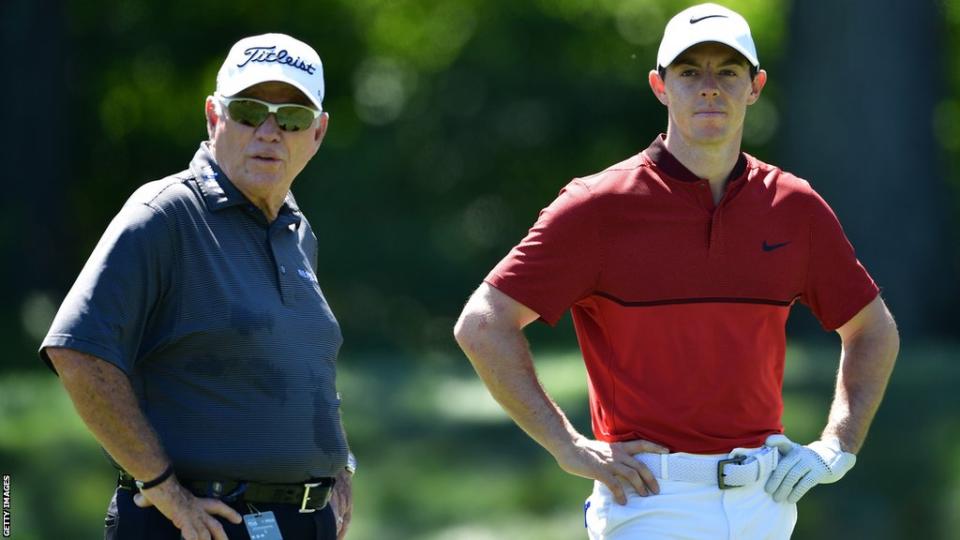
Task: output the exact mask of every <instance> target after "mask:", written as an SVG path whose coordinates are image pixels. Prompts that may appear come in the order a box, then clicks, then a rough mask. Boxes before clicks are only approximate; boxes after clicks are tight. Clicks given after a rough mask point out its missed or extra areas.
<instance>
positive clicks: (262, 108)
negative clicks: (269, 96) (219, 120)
mask: <svg viewBox="0 0 960 540" xmlns="http://www.w3.org/2000/svg"><path fill="white" fill-rule="evenodd" d="M219 99H220V103H223V104H224V106H226V108H227V115H228V116H229V117H230V119H231V120H233V121H234V122H237V123H240V124H243V125H245V126H250V127H259V126H260V124H262V123H264V122H266V121H267V116H269V115H271V114H274V115H276V117H277V125H278V126H280V129H282V130H284V131H300V130H304V129H307V128H309V127H310V124H312V123H313V121H314V120H316V119H317V117H318V116H320V114H321V112H320V111H318V110H316V109H311V108H310V107H306V106H304V105H297V104H295V103H267V102H266V101H260V100H259V99H253V98H246V97H234V98H228V97H223V96H219Z"/></svg>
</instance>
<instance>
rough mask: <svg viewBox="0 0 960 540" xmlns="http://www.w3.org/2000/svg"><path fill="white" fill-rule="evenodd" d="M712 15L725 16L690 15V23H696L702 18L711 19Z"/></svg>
mask: <svg viewBox="0 0 960 540" xmlns="http://www.w3.org/2000/svg"><path fill="white" fill-rule="evenodd" d="M713 17H723V18H724V19H726V18H727V16H726V15H704V16H703V17H690V24H697V23H698V22H700V21H702V20H705V19H711V18H713Z"/></svg>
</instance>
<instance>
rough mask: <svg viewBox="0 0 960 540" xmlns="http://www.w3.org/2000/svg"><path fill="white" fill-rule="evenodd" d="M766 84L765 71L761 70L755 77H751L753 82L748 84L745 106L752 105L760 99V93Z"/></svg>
mask: <svg viewBox="0 0 960 540" xmlns="http://www.w3.org/2000/svg"><path fill="white" fill-rule="evenodd" d="M766 84H767V70H765V69H761V70H760V71H758V72H757V74H756V76H754V77H753V81H752V82H751V83H750V97H749V98H747V105H753V104H754V103H756V102H757V100H758V99H760V92H761V91H762V90H763V87H764V86H766Z"/></svg>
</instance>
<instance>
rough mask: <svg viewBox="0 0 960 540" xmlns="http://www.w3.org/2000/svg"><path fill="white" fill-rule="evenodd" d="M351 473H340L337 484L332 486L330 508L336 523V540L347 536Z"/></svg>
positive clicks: (350, 514)
mask: <svg viewBox="0 0 960 540" xmlns="http://www.w3.org/2000/svg"><path fill="white" fill-rule="evenodd" d="M352 477H353V473H351V472H349V471H347V470H346V469H344V470H342V471H340V474H338V475H337V483H336V484H334V486H333V494H332V495H331V496H330V506H331V507H332V509H333V517H334V519H336V521H337V540H343V538H346V536H347V527H348V526H349V525H350V518H351V517H352V516H353V486H352V485H351V482H352V480H353V478H352Z"/></svg>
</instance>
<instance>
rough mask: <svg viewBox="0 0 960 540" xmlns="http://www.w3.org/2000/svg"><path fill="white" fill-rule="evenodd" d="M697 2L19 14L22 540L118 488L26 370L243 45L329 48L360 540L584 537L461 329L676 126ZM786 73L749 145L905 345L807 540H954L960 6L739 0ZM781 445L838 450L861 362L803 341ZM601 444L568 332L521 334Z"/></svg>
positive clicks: (344, 361)
mask: <svg viewBox="0 0 960 540" xmlns="http://www.w3.org/2000/svg"><path fill="white" fill-rule="evenodd" d="M692 3H694V2H680V1H675V0H662V1H652V0H627V1H621V0H530V1H526V2H523V1H514V2H511V1H505V0H486V1H480V0H435V1H428V0H313V1H290V2H276V3H269V4H268V3H266V2H254V1H250V0H233V1H231V2H224V1H210V2H198V1H184V0H169V1H167V2H149V1H147V0H125V1H122V2H121V1H115V2H110V1H106V0H87V1H82V2H81V1H79V0H3V1H2V2H0V44H2V47H3V59H4V60H3V62H4V72H5V77H4V84H2V85H0V97H2V98H3V99H0V103H2V104H3V105H4V107H5V111H4V113H5V114H4V119H5V129H3V130H0V157H2V159H3V163H4V165H5V172H4V176H5V182H4V196H3V197H2V199H0V210H2V211H0V248H2V252H3V253H4V256H5V260H6V263H5V264H3V265H2V266H0V288H2V297H3V298H4V305H5V308H6V309H4V310H2V312H0V339H2V342H3V343H4V344H5V346H6V347H7V352H6V353H5V354H4V355H3V363H2V364H0V473H3V474H10V475H11V476H12V491H13V492H12V496H13V499H12V510H13V533H14V538H24V539H47V538H95V537H98V536H101V534H102V533H101V524H102V521H101V520H102V516H103V511H104V509H105V507H106V504H107V501H108V499H109V496H110V493H111V490H112V484H113V481H114V477H113V473H112V471H111V468H110V466H109V465H108V464H107V462H106V460H105V459H104V458H103V456H102V455H101V453H100V450H99V447H98V446H97V445H96V443H95V441H94V440H93V439H92V437H91V436H90V435H89V434H88V433H87V432H86V430H85V429H84V427H83V426H82V424H81V423H80V421H79V420H78V419H77V417H76V415H75V413H74V412H73V410H72V407H71V405H70V403H69V400H68V399H67V397H66V395H65V393H64V392H63V390H62V389H61V387H60V386H59V383H58V382H57V380H56V378H55V377H54V376H53V375H52V374H50V373H49V372H48V371H46V370H45V368H43V366H42V365H41V364H40V362H39V360H38V359H37V357H36V354H35V349H36V347H37V345H38V344H39V341H40V339H41V338H42V336H43V335H44V333H45V332H46V329H47V327H48V325H49V323H50V320H51V319H52V316H53V314H54V312H55V310H56V308H57V306H58V305H59V303H60V301H61V299H62V298H63V296H64V294H65V292H66V290H67V289H68V288H69V286H70V284H71V283H72V281H73V279H74V278H75V277H76V274H77V273H78V271H79V269H80V267H81V266H82V264H83V261H84V260H85V259H86V257H87V255H88V254H89V252H90V251H91V249H92V248H93V245H94V244H95V242H96V241H97V238H98V237H99V235H100V233H101V232H102V230H103V229H104V227H105V226H106V224H107V223H108V221H109V220H110V219H111V217H112V216H113V214H114V213H115V212H116V211H117V210H118V209H119V208H120V206H121V205H122V204H123V201H124V200H125V199H126V198H127V197H128V196H129V195H130V193H132V192H133V190H134V189H135V188H136V187H137V186H138V185H140V184H142V183H143V182H146V181H149V180H152V179H156V178H159V177H162V176H164V175H166V174H169V173H171V172H175V171H178V170H181V169H183V168H185V166H186V164H187V161H188V160H189V158H190V157H191V156H192V155H193V152H194V150H195V148H196V146H197V144H198V143H199V141H201V140H202V139H204V138H205V137H206V131H205V126H204V121H203V114H202V104H203V99H204V97H205V96H206V95H207V94H209V93H210V92H211V91H212V89H213V86H214V79H215V76H216V71H217V69H218V68H219V65H220V63H221V62H222V60H223V57H224V56H225V55H226V52H227V50H228V49H229V47H230V45H231V44H232V43H233V42H234V41H236V40H237V39H239V38H240V37H243V36H246V35H250V34H254V33H261V32H267V31H281V32H286V33H290V34H292V35H294V36H297V37H299V38H301V39H303V40H305V41H307V42H309V43H311V44H312V45H314V46H315V47H316V49H317V50H318V51H319V52H320V55H321V57H322V58H323V60H324V64H325V71H326V79H327V98H326V100H325V106H326V108H327V110H328V111H329V112H330V114H331V127H330V132H329V134H328V136H327V139H326V141H325V143H324V146H323V148H321V151H320V153H319V154H318V156H317V157H316V158H315V159H314V161H313V163H312V164H311V165H310V166H309V167H308V168H307V169H306V171H305V172H304V173H303V174H302V175H301V177H300V178H299V179H298V180H297V182H296V184H295V185H294V192H295V193H296V194H297V196H298V201H299V202H300V205H301V207H302V208H303V209H304V211H305V212H306V214H307V215H308V217H309V218H310V220H311V222H312V223H313V225H314V229H315V231H316V232H317V234H318V236H319V238H320V245H321V250H320V253H321V256H320V260H321V263H320V266H321V268H320V271H319V278H320V282H321V285H322V286H323V288H324V291H325V293H326V295H327V297H328V299H329V301H330V303H331V304H332V305H333V307H334V309H335V311H336V313H337V315H338V317H339V319H340V321H341V323H342V325H343V331H344V335H345V338H346V343H345V345H344V348H343V351H342V356H341V361H340V374H341V375H340V379H339V386H340V389H341V393H342V394H343V396H344V400H343V407H344V410H343V414H344V417H345V421H346V423H347V429H348V432H349V434H350V439H351V443H352V446H353V448H354V451H355V452H356V453H357V454H358V456H359V459H360V461H361V467H362V468H361V470H360V472H359V474H358V476H357V477H356V486H355V496H356V511H355V514H356V517H355V520H354V525H353V534H352V535H351V537H352V538H354V539H357V540H363V539H387V540H389V539H406V538H417V539H419V538H424V539H430V540H441V539H442V540H486V539H501V538H516V539H536V540H539V539H546V540H549V539H558V540H559V539H574V538H584V537H585V536H584V531H583V528H582V527H583V520H582V511H581V508H582V501H583V498H584V497H586V495H587V494H588V492H589V488H590V486H589V482H587V481H585V480H582V479H578V478H573V477H570V476H567V475H565V474H564V473H562V472H561V471H560V470H559V469H558V468H557V467H556V465H555V463H553V462H552V460H551V459H550V457H549V455H547V454H546V453H545V452H544V451H543V450H542V449H540V448H539V447H538V446H536V445H535V444H534V443H533V442H531V441H530V440H529V439H527V438H526V436H524V435H523V433H522V432H520V430H519V429H517V428H516V427H514V426H513V425H512V423H511V422H509V420H508V419H507V418H506V417H505V416H504V415H503V413H501V412H500V410H499V408H498V407H497V406H496V405H495V404H494V403H493V402H492V401H491V400H490V398H489V397H487V396H486V393H485V391H484V390H483V388H482V386H481V385H480V383H479V382H478V381H477V380H476V377H475V376H474V375H473V374H472V371H471V370H470V367H469V365H468V363H467V362H466V360H465V359H464V358H463V357H462V355H461V354H460V353H459V352H458V350H457V349H456V347H455V344H454V343H453V341H452V338H451V328H452V326H453V323H454V321H455V318H456V316H457V314H458V313H459V310H460V307H461V306H462V303H463V301H464V300H465V299H466V297H467V296H468V295H469V293H470V292H471V290H472V289H473V288H474V287H475V286H476V285H477V284H478V283H479V282H480V280H481V279H482V278H483V276H484V275H485V274H486V272H487V271H488V270H489V269H490V268H491V267H492V266H493V265H494V264H495V263H496V262H497V261H498V260H499V259H500V257H502V256H503V255H504V254H505V253H506V251H507V250H508V249H509V248H510V247H511V246H512V245H513V244H514V243H516V242H517V241H518V240H519V239H520V238H522V236H523V235H524V233H525V232H526V229H527V227H528V226H529V225H530V224H531V223H532V222H533V219H534V218H535V216H536V212H537V211H538V210H539V209H540V208H541V207H543V206H545V205H546V204H547V203H548V202H549V201H550V200H551V199H552V198H553V197H554V196H555V194H556V193H557V191H558V190H559V189H560V188H561V187H562V186H563V185H564V184H565V183H566V182H567V181H569V179H570V178H572V177H575V176H581V175H585V174H589V173H592V172H595V171H598V170H601V169H603V168H604V167H606V166H607V165H610V164H612V163H615V162H617V161H619V160H621V159H623V158H625V157H626V156H629V155H631V154H633V153H636V152H638V151H639V150H641V149H643V148H644V147H645V146H646V145H647V144H648V143H649V142H650V141H651V140H652V139H653V138H654V137H655V136H656V135H657V134H658V133H659V132H661V131H662V130H663V129H665V125H666V122H665V112H664V110H663V108H662V107H661V105H660V104H659V103H658V102H657V101H656V100H655V99H654V98H653V96H652V95H651V94H650V91H649V89H648V88H647V84H646V73H647V71H648V70H649V69H650V68H651V67H652V64H653V62H654V58H655V52H656V47H657V44H658V42H659V39H660V36H661V33H662V29H663V25H664V24H665V22H666V20H667V19H668V18H669V16H670V15H671V14H672V13H674V12H676V11H678V10H679V9H682V8H683V7H686V6H687V5H690V4H692ZM726 5H729V6H730V7H732V8H734V9H737V10H739V11H741V12H742V13H743V14H744V15H745V16H746V17H747V18H748V19H749V20H750V21H751V24H752V27H753V31H754V36H755V39H756V41H757V43H758V48H759V52H760V59H761V63H762V64H763V66H764V67H765V68H766V69H767V70H768V72H769V73H770V83H769V84H768V86H767V88H766V90H765V91H764V95H763V97H762V98H761V100H760V101H759V102H758V103H757V104H756V105H755V106H754V107H752V108H751V110H750V112H749V114H748V118H747V125H746V129H745V134H744V146H745V149H746V151H748V152H751V153H753V154H755V155H757V156H758V157H760V158H761V159H764V160H766V161H769V162H773V163H776V164H778V165H780V166H782V167H783V168H785V169H787V170H790V171H792V172H794V173H796V174H798V175H800V176H803V177H805V178H808V179H809V180H810V181H811V182H812V183H813V185H814V186H815V188H816V189H817V190H818V191H819V192H820V193H821V194H823V195H824V196H825V198H826V199H827V200H828V201H829V202H830V203H831V205H832V206H833V207H834V209H835V210H836V212H837V213H838V215H839V216H840V219H841V221H842V222H843V223H844V226H845V230H846V232H847V234H848V236H849V237H850V239H851V241H852V242H853V244H854V245H855V246H856V247H857V250H858V255H859V256H860V259H861V260H862V261H863V262H864V264H865V265H866V266H867V267H868V268H869V269H870V271H871V273H872V274H873V276H874V278H875V279H876V280H877V282H878V283H879V284H880V285H881V287H883V290H884V297H885V299H886V300H887V302H888V304H889V305H890V307H891V309H892V311H893V312H894V314H895V316H896V317H897V319H898V322H899V324H900V327H901V330H902V332H903V343H904V346H903V350H902V352H901V356H900V362H899V364H898V367H897V370H896V372H895V373H894V378H893V380H892V382H891V386H890V390H889V392H888V395H887V398H886V401H885V402H884V405H883V407H882V408H881V410H880V413H879V415H878V417H877V420H876V423H875V425H874V428H873V430H872V432H871V436H870V439H869V440H868V443H867V446H866V447H865V449H864V451H863V453H862V454H861V456H860V459H859V461H858V464H857V467H856V468H855V469H854V470H853V472H852V473H851V474H850V475H849V476H848V477H847V478H846V479H845V480H844V481H842V482H840V483H839V484H836V485H834V486H830V487H822V488H818V489H815V490H814V491H813V492H811V494H810V495H808V496H807V497H806V498H805V499H804V501H803V502H802V504H801V508H800V521H799V523H798V526H797V530H796V534H795V538H799V539H810V538H879V539H887V538H891V539H894V538H908V537H909V538H960V517H958V516H960V421H958V420H957V418H956V416H957V413H958V411H960V393H958V392H957V390H956V384H957V382H958V381H960V377H958V375H960V331H958V330H957V325H958V322H960V321H958V317H957V309H956V304H957V300H958V291H960V279H958V275H960V219H958V218H960V58H958V54H957V53H958V52H960V0H918V1H916V2H903V1H898V0H875V1H868V0H847V1H844V2H836V1H831V2H827V1H824V0H803V1H800V0H796V1H793V2H790V1H787V0H772V1H765V0H738V1H729V2H726ZM788 327H789V332H790V336H791V340H790V348H789V352H788V364H787V375H786V381H785V386H786V404H787V411H786V418H785V424H786V426H787V434H788V435H790V436H792V437H794V438H796V439H798V440H807V439H810V438H812V437H815V436H816V434H817V431H818V429H819V428H820V427H821V426H822V423H823V421H824V419H825V416H826V409H827V405H828V402H829V399H830V394H831V383H832V379H833V374H834V370H835V369H836V361H837V357H838V354H839V341H838V340H837V339H836V338H835V336H833V335H828V334H826V333H824V332H823V331H822V330H820V329H819V326H818V325H817V323H816V321H815V320H813V318H812V317H811V316H810V315H809V313H808V312H807V311H806V309H805V308H803V307H798V308H797V309H796V310H794V313H793V314H792V316H791V319H790V321H789V323H788ZM529 334H530V337H531V341H532V344H533V348H534V352H535V354H536V355H537V357H538V366H539V367H540V369H541V372H542V378H543V380H544V383H545V384H546V386H547V388H548V389H549V390H550V391H551V392H552V393H553V394H554V395H555V396H556V397H557V399H558V401H559V402H560V404H561V405H562V406H563V407H564V408H565V409H566V410H567V411H568V412H569V413H570V415H571V417H572V419H573V420H574V422H575V423H576V425H577V426H578V427H580V428H581V429H582V430H585V431H587V430H588V429H589V418H588V417H587V406H586V387H585V382H584V377H585V375H584V370H583V367H582V363H581V361H580V359H579V356H578V354H577V350H576V342H575V339H574V337H573V331H572V325H571V324H570V321H569V318H566V319H565V320H564V321H563V322H562V323H561V324H560V326H559V328H558V329H548V328H546V327H545V326H544V325H535V327H534V328H532V329H531V331H530V333H529Z"/></svg>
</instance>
